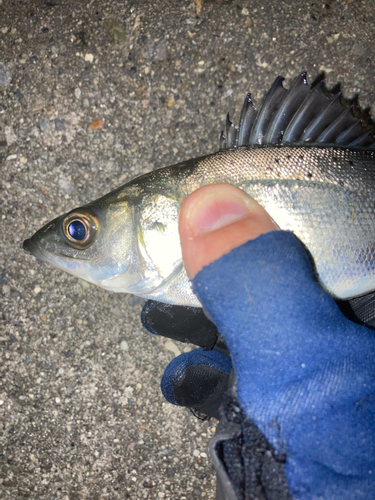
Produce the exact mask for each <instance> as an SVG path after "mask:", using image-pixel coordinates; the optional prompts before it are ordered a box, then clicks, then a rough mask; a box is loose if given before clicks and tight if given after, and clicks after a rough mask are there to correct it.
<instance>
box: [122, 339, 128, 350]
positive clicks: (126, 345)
mask: <svg viewBox="0 0 375 500" xmlns="http://www.w3.org/2000/svg"><path fill="white" fill-rule="evenodd" d="M120 349H121V350H122V351H129V344H128V343H127V342H126V340H122V341H121V343H120Z"/></svg>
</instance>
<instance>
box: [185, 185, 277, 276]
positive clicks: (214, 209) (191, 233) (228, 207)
mask: <svg viewBox="0 0 375 500" xmlns="http://www.w3.org/2000/svg"><path fill="white" fill-rule="evenodd" d="M276 229H278V227H277V225H276V224H275V223H274V221H273V220H272V219H271V217H270V216H269V215H268V214H267V212H266V211H265V210H264V209H263V208H262V207H261V206H260V205H259V204H258V203H257V202H256V201H255V200H253V199H252V198H251V197H250V196H248V195H247V194H246V193H245V192H244V191H242V190H241V189H238V188H236V187H235V186H232V185H230V184H212V185H209V186H204V187H202V188H200V189H197V190H196V191H194V192H193V193H192V194H191V195H190V196H188V197H187V198H185V199H184V201H183V203H182V205H181V210H180V219H179V231H180V239H181V247H182V256H183V260H184V265H185V269H186V272H187V275H188V276H189V278H193V277H194V276H195V275H196V273H197V272H198V271H200V270H201V269H202V267H203V266H206V265H207V264H209V263H211V262H213V261H215V260H217V259H219V258H220V257H221V256H223V255H224V254H226V253H228V252H229V251H230V250H232V249H233V248H236V247H238V246H240V245H242V244H243V243H245V242H246V241H248V240H251V239H254V238H257V237H258V236H259V235H260V234H264V233H267V232H269V231H274V230H276Z"/></svg>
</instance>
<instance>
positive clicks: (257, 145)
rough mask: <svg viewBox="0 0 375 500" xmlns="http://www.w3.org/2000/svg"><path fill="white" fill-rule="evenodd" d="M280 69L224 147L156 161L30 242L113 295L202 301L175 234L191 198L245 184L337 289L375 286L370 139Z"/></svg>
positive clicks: (335, 102)
mask: <svg viewBox="0 0 375 500" xmlns="http://www.w3.org/2000/svg"><path fill="white" fill-rule="evenodd" d="M282 82H283V78H281V77H278V78H277V79H276V80H275V82H274V84H273V85H272V87H271V88H270V90H269V91H268V92H267V94H266V95H265V97H264V98H263V101H262V103H261V106H260V108H259V110H257V109H256V108H255V106H254V104H253V102H252V100H251V95H250V94H248V95H247V96H246V99H245V103H244V106H243V109H242V113H241V118H240V125H239V127H236V126H234V125H233V124H232V123H231V121H230V119H229V115H228V118H227V126H226V134H225V135H224V134H223V133H222V134H221V150H220V151H219V152H218V153H215V154H212V155H208V156H205V157H202V158H198V159H192V160H189V161H187V162H182V163H179V164H177V165H174V166H171V167H166V168H162V169H159V170H155V171H153V172H150V173H148V174H146V175H143V176H141V177H138V178H137V179H135V180H133V181H131V182H129V183H128V184H126V185H125V186H122V187H120V188H118V189H116V190H115V191H112V192H111V193H109V194H107V195H105V196H103V197H102V198H99V199H98V200H96V201H94V202H91V203H89V204H87V205H85V206H83V207H81V208H77V209H74V210H72V211H71V212H69V213H68V214H65V215H63V216H61V217H58V218H56V219H54V220H53V221H52V222H50V223H48V224H47V225H46V226H44V227H43V228H42V229H40V230H39V231H38V232H37V233H35V234H34V236H32V238H31V239H28V240H26V241H25V242H24V248H25V250H28V251H29V252H31V253H32V254H33V255H34V256H35V257H37V258H39V259H42V260H43V261H46V262H48V263H50V264H52V265H53V266H55V267H57V268H59V269H63V270H64V271H67V272H69V273H71V274H73V275H75V276H78V277H79V278H82V279H84V280H86V281H88V282H90V283H94V284H95V285H98V286H100V287H102V288H104V289H106V290H110V291H112V292H126V293H133V294H135V295H140V296H142V297H146V298H152V299H154V300H158V301H162V302H166V303H170V304H180V305H190V306H197V307H199V306H200V303H199V301H198V299H197V297H196V296H195V295H194V293H193V292H192V289H191V286H190V283H189V280H188V278H187V276H186V273H185V270H184V267H183V263H182V259H181V248H180V242H179V235H178V214H179V207H180V203H181V201H182V200H183V198H184V197H186V196H187V195H188V194H190V193H191V192H193V191H194V190H195V189H197V188H199V187H201V186H203V185H207V184H213V183H218V182H225V183H230V184H233V185H235V186H237V187H239V188H240V189H243V190H244V191H246V192H247V193H248V194H249V195H250V196H252V197H253V198H254V199H255V200H257V201H258V202H259V203H260V204H261V205H262V206H263V207H264V208H265V210H266V211H267V212H268V213H269V214H270V216H271V217H272V218H273V220H274V221H275V222H276V224H277V225H278V226H279V227H280V228H281V229H285V230H290V231H292V232H293V233H294V234H295V235H296V236H297V237H298V238H299V239H300V240H301V241H302V243H303V244H304V246H305V247H306V249H307V250H308V251H309V253H310V256H311V258H312V261H313V264H314V266H315V270H316V275H317V279H318V280H319V282H320V283H321V285H322V286H323V287H324V289H325V290H326V291H327V292H329V293H330V294H331V295H332V296H333V297H335V298H337V299H350V298H353V297H357V296H361V295H364V294H367V293H368V292H371V291H373V290H375V264H374V262H375V259H374V257H375V148H374V146H375V145H374V143H373V142H372V138H371V135H370V134H368V133H367V134H366V133H364V132H363V130H362V128H361V124H360V122H359V121H358V120H356V119H355V118H354V117H353V114H352V110H351V109H350V108H347V109H343V108H342V106H341V104H340V95H337V96H335V97H333V98H332V99H329V98H328V97H326V96H325V94H324V93H323V87H324V84H323V83H320V84H319V85H317V86H316V87H315V88H314V89H311V88H310V86H309V85H308V84H307V81H306V73H305V72H303V73H302V74H301V75H300V76H299V77H297V78H296V79H295V80H294V81H293V82H292V84H291V86H290V88H289V90H286V89H285V88H284V87H283V85H282Z"/></svg>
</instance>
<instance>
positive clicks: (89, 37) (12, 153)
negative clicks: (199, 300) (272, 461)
mask: <svg viewBox="0 0 375 500" xmlns="http://www.w3.org/2000/svg"><path fill="white" fill-rule="evenodd" d="M374 23H375V4H374V2H373V0H364V1H352V0H337V1H332V0H325V2H305V1H304V0H298V1H297V0H284V1H281V0H277V1H268V2H263V3H259V2H256V3H254V2H253V3H251V4H250V3H249V2H247V1H239V0H234V1H232V2H228V1H226V0H216V1H215V2H211V1H206V2H203V4H202V11H201V13H200V17H199V18H197V17H196V14H195V11H194V2H193V1H187V0H170V1H169V2H165V1H163V0H154V1H153V2H149V1H148V0H138V1H137V2H134V1H133V0H121V1H120V0H110V1H109V0H103V1H100V2H99V1H98V0H87V2H77V1H75V0H45V1H43V2H40V1H39V0H29V1H28V2H13V1H11V0H0V54H1V61H0V162H1V173H2V175H1V183H2V194H1V198H0V203H1V208H2V220H1V233H2V236H3V237H2V239H1V242H0V245H1V253H0V264H1V269H0V273H1V274H0V276H1V281H0V286H1V290H2V296H1V315H2V316H1V319H2V323H1V332H0V358H1V359H0V375H1V376H0V421H1V428H0V446H1V451H0V498H1V499H4V500H6V499H18V498H22V497H24V498H29V499H35V500H36V499H38V500H44V499H45V500H60V499H61V500H78V499H79V500H82V499H90V500H104V499H110V500H117V499H118V500H120V499H121V500H123V499H126V498H131V499H133V498H147V499H158V498H165V499H173V500H174V499H196V498H206V499H213V498H214V491H215V487H214V484H215V475H214V470H213V467H212V465H211V463H210V459H209V457H208V456H207V444H208V442H209V440H210V438H211V437H212V435H213V433H214V431H215V421H210V422H202V421H200V420H197V419H196V418H195V417H193V416H192V415H191V414H190V413H189V412H188V411H186V410H185V409H183V408H178V407H174V406H171V405H169V404H168V403H166V402H165V401H164V400H163V397H162V395H161V392H160V389H159V383H160V379H161V376H162V374H163V371H164V369H165V367H166V366H167V364H168V363H169V362H170V361H171V360H172V359H173V357H174V355H175V353H177V352H183V350H184V349H185V347H186V346H184V345H183V344H178V343H176V344H174V345H172V344H169V343H168V342H165V339H162V338H157V337H155V336H151V335H150V334H148V333H147V332H145V331H144V330H143V328H142V326H141V323H140V311H141V308H142V302H143V301H142V300H141V299H138V298H134V297H130V296H126V295H112V294H108V293H107V292H105V291H103V290H100V289H98V288H96V287H93V286H91V285H88V284H87V283H83V282H82V281H79V280H77V279H76V278H74V277H72V276H68V275H67V274H64V273H63V272H60V271H58V270H55V269H53V268H51V267H49V266H47V265H45V264H41V263H38V262H36V260H35V259H34V258H32V257H31V256H30V255H27V254H26V253H25V252H24V251H23V250H22V241H23V240H24V239H25V238H28V237H30V235H31V234H32V233H33V232H34V231H35V230H37V229H38V228H40V227H41V226H42V225H43V224H45V223H46V222H48V221H49V220H51V219H52V218H53V217H55V216H57V215H60V214H61V213H64V212H67V211H69V210H71V209H73V208H74V207H76V206H81V205H83V204H84V203H87V202H89V201H90V200H93V199H95V198H97V197H99V196H101V195H103V194H105V193H106V192H108V191H110V190H112V189H114V188H116V187H118V186H119V185H121V184H122V183H125V182H126V181H128V180H130V179H132V178H133V177H134V176H136V175H140V174H143V173H145V172H148V171H150V170H152V169H154V168H157V167H162V166H166V165H168V164H173V163H177V162H178V161H183V160H185V159H189V158H191V157H196V156H200V155H204V154H208V153H211V152H214V151H216V150H217V149H218V141H219V132H220V129H221V128H223V126H224V120H225V116H226V113H227V112H228V111H230V112H231V117H232V118H233V119H234V120H238V118H239V113H240V109H241V106H242V102H243V98H244V96H245V94H246V92H248V91H251V92H252V96H253V98H254V99H255V101H256V102H258V103H259V101H260V98H261V96H262V94H263V93H264V92H265V90H267V88H268V87H269V85H270V84H271V82H272V81H273V80H274V78H275V77H276V76H277V75H279V74H281V75H283V76H285V77H286V79H287V83H289V82H290V80H291V78H293V77H294V76H295V75H296V74H297V73H298V72H299V71H301V70H303V69H307V70H308V74H309V77H310V81H312V80H313V79H314V78H316V77H317V75H318V74H319V72H320V71H322V70H324V71H325V73H326V83H327V86H328V88H333V87H334V86H335V85H337V83H341V89H342V91H343V94H344V96H345V97H346V98H353V97H354V96H355V95H356V94H358V93H359V94H360V95H359V98H358V105H359V106H360V107H361V108H362V109H365V108H368V113H367V114H368V116H369V117H372V118H374V103H375V58H374V46H375V44H374V33H375V24H374ZM90 124H91V126H90ZM93 124H95V125H93Z"/></svg>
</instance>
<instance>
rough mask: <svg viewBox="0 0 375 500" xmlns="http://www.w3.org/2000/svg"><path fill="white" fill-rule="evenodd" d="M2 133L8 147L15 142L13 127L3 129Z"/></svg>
mask: <svg viewBox="0 0 375 500" xmlns="http://www.w3.org/2000/svg"><path fill="white" fill-rule="evenodd" d="M4 132H5V138H6V141H7V144H8V146H11V145H12V144H15V143H16V142H17V136H16V134H15V133H14V130H13V127H4Z"/></svg>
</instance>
